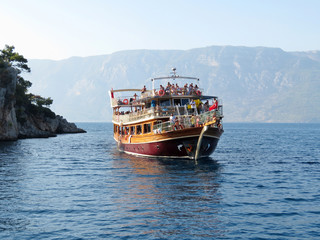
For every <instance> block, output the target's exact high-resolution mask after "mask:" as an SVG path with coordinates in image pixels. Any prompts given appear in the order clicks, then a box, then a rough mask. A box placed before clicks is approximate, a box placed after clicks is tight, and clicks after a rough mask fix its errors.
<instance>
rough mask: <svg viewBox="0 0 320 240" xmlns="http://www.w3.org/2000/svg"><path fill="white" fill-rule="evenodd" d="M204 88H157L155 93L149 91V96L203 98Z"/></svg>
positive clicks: (154, 90)
mask: <svg viewBox="0 0 320 240" xmlns="http://www.w3.org/2000/svg"><path fill="white" fill-rule="evenodd" d="M203 90H204V89H203V88H192V89H189V88H171V89H166V88H155V89H153V91H149V92H148V94H149V96H152V97H154V96H159V97H164V96H201V95H202V93H203Z"/></svg>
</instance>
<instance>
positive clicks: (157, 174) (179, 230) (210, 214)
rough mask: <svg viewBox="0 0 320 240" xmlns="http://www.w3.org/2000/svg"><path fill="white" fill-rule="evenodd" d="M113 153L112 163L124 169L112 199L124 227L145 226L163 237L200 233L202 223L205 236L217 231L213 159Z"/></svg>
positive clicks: (215, 234) (220, 232)
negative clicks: (167, 157)
mask: <svg viewBox="0 0 320 240" xmlns="http://www.w3.org/2000/svg"><path fill="white" fill-rule="evenodd" d="M117 155H118V160H114V161H113V165H114V167H113V168H114V169H119V171H121V172H126V173H127V175H126V176H124V178H125V179H124V181H123V183H121V187H120V189H118V191H119V193H121V197H120V198H117V199H114V201H115V202H114V204H115V205H116V206H118V207H119V208H118V209H117V210H118V214H117V218H119V219H118V221H120V222H122V224H123V227H124V228H137V229H144V228H145V229H146V230H145V231H144V234H151V235H152V236H153V237H154V238H163V239H168V238H170V236H171V235H172V234H174V235H176V236H185V237H186V238H188V237H189V238H194V237H203V235H202V230H201V229H203V228H206V231H205V232H206V237H213V238H216V237H222V236H223V226H221V225H222V222H221V221H220V220H219V211H220V208H219V205H220V200H221V196H220V194H219V182H220V180H219V178H220V166H219V164H218V163H217V162H216V161H214V160H212V159H211V158H206V159H200V160H199V161H198V162H194V161H190V160H181V159H154V158H141V157H136V156H131V155H127V154H124V153H118V154H117ZM118 195H119V194H118ZM181 234H182V235H181Z"/></svg>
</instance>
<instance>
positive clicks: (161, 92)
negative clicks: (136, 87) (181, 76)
mask: <svg viewBox="0 0 320 240" xmlns="http://www.w3.org/2000/svg"><path fill="white" fill-rule="evenodd" d="M158 94H159V96H160V97H162V96H164V94H165V92H164V90H163V89H160V90H159V92H158Z"/></svg>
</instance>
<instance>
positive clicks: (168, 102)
mask: <svg viewBox="0 0 320 240" xmlns="http://www.w3.org/2000/svg"><path fill="white" fill-rule="evenodd" d="M160 106H161V107H165V106H170V100H169V99H164V100H160Z"/></svg>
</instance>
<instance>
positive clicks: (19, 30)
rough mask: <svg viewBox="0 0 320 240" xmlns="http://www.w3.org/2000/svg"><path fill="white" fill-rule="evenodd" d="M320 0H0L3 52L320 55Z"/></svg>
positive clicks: (43, 55)
mask: <svg viewBox="0 0 320 240" xmlns="http://www.w3.org/2000/svg"><path fill="white" fill-rule="evenodd" d="M319 10H320V1H319V0H0V49H3V48H4V46H5V45H6V44H7V45H13V46H15V50H16V51H17V52H18V53H20V54H22V55H23V56H24V57H25V58H27V59H53V60H61V59H66V58H69V57H72V56H80V57H86V56H95V55H104V54H111V53H114V52H117V51H122V50H132V49H159V50H160V49H166V50H172V49H177V50H188V49H192V48H201V47H207V46H213V45H217V46H225V45H232V46H248V47H256V46H264V47H277V48H281V49H283V50H285V51H310V50H320V14H319Z"/></svg>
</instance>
